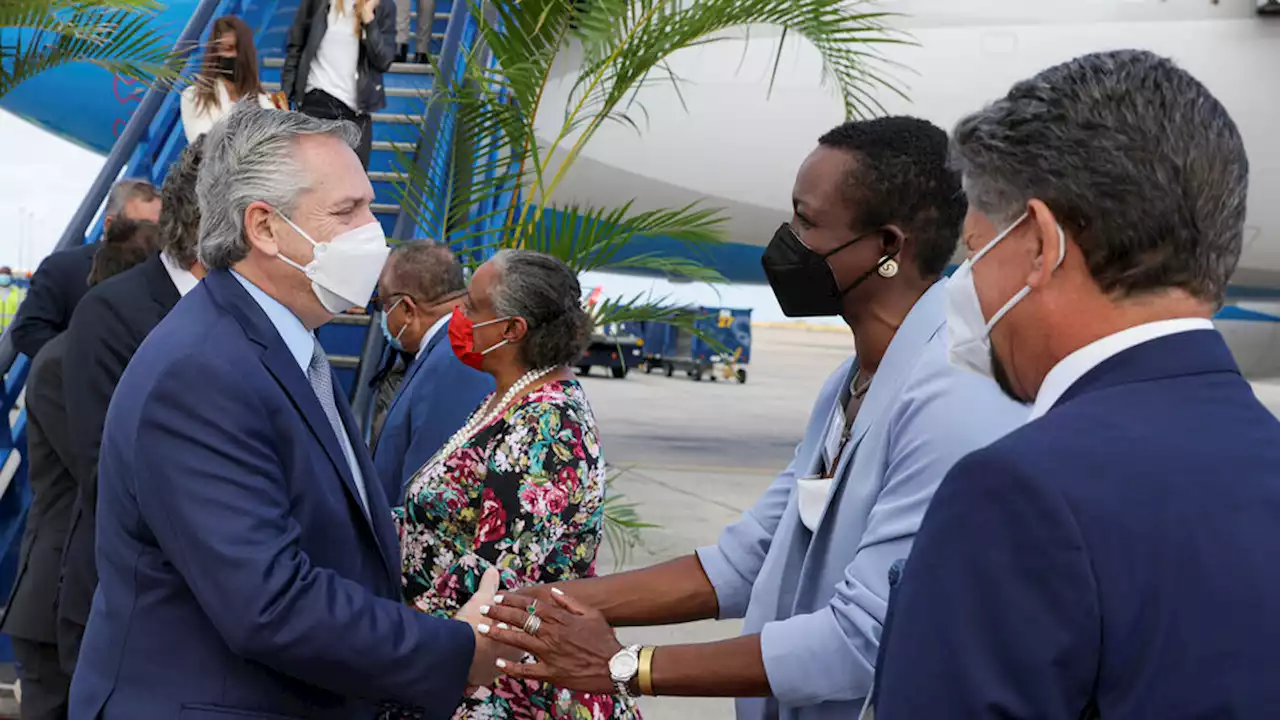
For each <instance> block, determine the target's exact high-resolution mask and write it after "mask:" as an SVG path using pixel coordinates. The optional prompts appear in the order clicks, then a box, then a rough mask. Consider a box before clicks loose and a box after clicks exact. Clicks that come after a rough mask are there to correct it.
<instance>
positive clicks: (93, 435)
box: [58, 136, 204, 672]
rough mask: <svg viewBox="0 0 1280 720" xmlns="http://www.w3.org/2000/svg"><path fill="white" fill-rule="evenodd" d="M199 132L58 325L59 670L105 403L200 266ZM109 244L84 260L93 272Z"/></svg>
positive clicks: (71, 663) (68, 654) (83, 563)
mask: <svg viewBox="0 0 1280 720" xmlns="http://www.w3.org/2000/svg"><path fill="white" fill-rule="evenodd" d="M202 138H203V136H201V137H198V138H196V141H195V142H194V143H193V144H191V145H188V146H187V147H186V148H185V149H184V150H183V151H182V153H181V154H180V155H179V156H178V159H177V160H176V161H175V162H174V164H173V166H172V167H170V168H169V174H168V175H167V176H166V177H165V181H164V187H163V189H162V190H161V197H162V198H163V200H164V203H163V206H162V208H161V211H160V224H159V226H158V228H159V231H158V234H156V235H155V237H156V238H157V240H156V241H153V242H151V243H149V244H147V245H146V246H136V245H135V246H133V247H130V248H129V250H130V252H132V253H134V255H133V256H132V257H131V258H130V260H131V264H132V265H136V266H134V267H131V268H130V269H129V270H128V271H127V272H122V273H120V274H119V275H118V276H116V277H113V278H111V280H110V281H108V282H101V283H100V284H98V285H97V286H96V287H94V288H93V290H91V291H90V292H89V293H88V294H87V295H85V297H84V300H83V301H81V303H80V306H79V307H77V308H76V313H75V315H74V316H73V317H72V319H71V327H69V328H68V329H67V335H68V339H67V354H66V361H65V363H64V365H65V367H66V373H65V377H64V383H65V386H66V403H67V414H68V418H69V419H68V422H69V423H70V428H71V443H70V459H71V472H72V475H73V476H74V477H75V480H76V485H77V487H78V489H79V490H78V493H77V498H76V509H75V514H74V516H73V520H72V524H71V530H70V532H69V534H68V537H67V544H66V549H65V550H64V551H63V555H62V572H63V579H62V587H61V589H60V590H59V595H58V601H59V602H58V623H59V633H60V635H59V647H60V649H61V650H62V652H63V663H64V666H65V667H66V668H67V672H71V671H72V670H73V669H74V668H75V664H76V657H77V656H78V654H79V647H80V639H81V637H82V636H83V635H84V627H85V623H86V622H87V621H88V618H89V610H90V606H91V603H92V601H93V592H94V588H95V587H97V584H98V573H97V568H96V564H95V553H94V548H95V546H96V543H95V538H96V526H97V523H96V517H97V515H96V509H97V499H98V450H99V445H100V443H101V440H102V427H103V423H104V421H105V420H106V416H107V406H108V404H109V403H110V402H111V397H112V394H113V392H114V391H115V387H116V383H118V382H119V381H120V376H121V375H122V374H123V373H124V369H125V367H126V366H127V365H128V364H129V360H130V358H132V357H133V354H134V352H136V351H137V349H138V346H139V345H141V344H142V341H143V339H145V338H146V337H147V334H148V333H150V332H151V329H152V328H154V327H155V326H156V324H157V323H159V322H160V320H161V319H162V318H164V316H165V315H166V314H168V312H169V311H170V310H171V309H173V306H174V305H176V304H177V302H178V300H179V298H181V297H182V296H183V295H185V294H186V293H188V292H190V291H191V289H192V288H194V287H195V285H196V283H197V282H198V278H199V277H200V275H202V274H203V272H204V271H203V269H202V268H201V267H200V264H199V263H198V262H196V258H195V247H196V240H197V237H198V233H199V228H200V211H199V207H198V206H197V204H196V195H195V185H196V177H197V174H198V172H199V169H200V160H201V156H202V154H203V147H204V141H203V139H202ZM110 247H111V246H110V245H107V246H104V247H103V249H102V250H101V251H100V252H99V253H98V257H97V258H95V259H94V273H95V275H97V276H98V277H102V276H103V275H104V273H101V272H100V271H99V266H100V265H102V264H103V262H104V260H105V259H106V258H107V253H108V252H109V249H110Z"/></svg>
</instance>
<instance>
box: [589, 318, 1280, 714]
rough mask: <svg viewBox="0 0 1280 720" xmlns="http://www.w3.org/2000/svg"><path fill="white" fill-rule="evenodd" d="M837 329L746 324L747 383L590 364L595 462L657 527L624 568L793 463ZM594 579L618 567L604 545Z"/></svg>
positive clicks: (671, 706) (694, 707) (725, 515)
mask: <svg viewBox="0 0 1280 720" xmlns="http://www.w3.org/2000/svg"><path fill="white" fill-rule="evenodd" d="M852 349H853V338H852V336H851V335H850V334H849V333H848V332H847V331H845V332H827V331H812V330H792V329H786V328H756V329H755V332H754V338H753V349H752V358H751V362H750V364H749V365H748V366H747V370H748V378H747V383H746V384H745V385H739V384H738V383H737V382H725V381H723V380H722V381H719V382H715V383H711V382H708V381H707V380H705V379H704V380H702V381H701V382H696V383H695V382H693V381H692V380H690V379H689V378H687V377H685V376H684V375H683V374H682V373H677V374H676V375H675V376H674V377H670V378H668V377H666V376H665V375H663V374H653V375H645V374H644V373H642V372H633V373H631V374H630V375H628V377H627V378H626V379H624V380H615V379H613V378H609V377H605V376H604V375H603V374H602V372H601V371H600V370H598V369H597V370H596V372H595V375H593V376H588V377H587V378H585V379H584V386H585V387H586V391H587V395H588V397H589V398H590V401H591V404H592V407H593V408H594V410H595V413H596V418H597V420H598V422H599V425H600V431H601V435H602V441H603V444H604V452H605V458H606V460H607V461H608V462H609V464H610V465H612V466H613V467H614V468H617V469H624V470H625V472H624V473H623V474H622V475H621V476H620V477H619V478H618V480H617V481H616V482H615V484H614V489H613V491H614V492H615V493H621V494H623V495H625V496H626V497H627V499H628V500H630V501H633V502H636V503H638V504H639V507H638V511H639V513H640V515H641V518H642V519H643V520H644V521H646V522H650V523H653V524H655V525H658V526H659V527H658V528H655V529H650V530H646V531H644V532H643V538H644V539H643V547H641V548H640V549H638V550H636V551H634V552H633V553H632V554H631V557H630V558H628V560H627V562H626V563H625V564H624V565H623V567H624V568H632V567H643V566H647V565H651V564H654V563H657V562H661V561H663V560H669V559H672V558H675V557H679V556H681V555H685V554H687V553H689V552H691V551H692V550H693V549H695V548H697V547H699V546H701V545H707V544H711V543H714V542H715V540H716V538H717V536H718V535H719V533H720V530H721V529H722V528H723V527H724V526H726V525H728V524H729V523H732V522H733V521H734V520H736V519H737V518H738V517H739V516H740V515H741V514H742V512H743V511H744V510H746V509H747V508H749V507H750V506H751V505H752V503H754V502H755V500H756V498H758V497H759V496H760V494H761V493H762V492H763V491H764V490H765V488H767V487H768V486H769V483H770V482H772V480H773V478H774V476H775V475H776V474H777V473H778V472H779V471H780V470H782V469H783V468H784V467H786V465H787V463H788V462H789V461H790V460H791V456H792V453H793V451H794V449H795V445H796V443H797V442H798V441H799V439H800V437H801V435H802V434H803V431H804V426H805V423H806V422H807V420H808V415H809V410H810V406H811V404H812V402H813V399H814V397H815V396H816V395H817V392H818V390H819V388H820V387H821V385H822V383H823V381H824V380H825V379H826V378H827V376H828V375H829V374H830V373H831V372H832V371H833V370H835V369H836V367H838V366H839V365H840V363H841V362H843V361H844V360H845V359H846V358H847V357H848V356H849V355H850V354H851V353H852ZM1254 388H1255V391H1256V392H1257V394H1258V397H1259V398H1260V399H1261V400H1262V401H1263V403H1264V404H1266V405H1267V406H1268V407H1269V408H1271V410H1272V412H1278V411H1280V380H1269V381H1260V382H1255V383H1254ZM597 569H598V571H599V572H600V573H601V574H606V573H611V572H614V571H616V569H617V568H616V565H615V562H614V557H613V554H612V553H611V552H610V550H609V549H608V548H607V547H606V548H605V549H604V550H602V552H601V556H600V558H599V561H598V563H597ZM740 628H741V623H739V622H738V621H725V622H716V621H707V622H699V623H691V624H688V625H682V626H669V627H660V628H645V629H624V630H622V631H621V632H620V633H619V635H620V637H621V638H622V641H623V642H624V643H625V642H635V643H642V644H672V643H682V642H705V641H711V640H719V639H725V638H730V637H734V636H735V635H737V634H738V632H739V630H740ZM640 706H641V709H642V711H643V713H644V716H645V718H646V720H689V719H690V718H697V719H698V720H732V719H733V702H732V701H731V700H727V699H685V698H644V699H642V700H641V704H640Z"/></svg>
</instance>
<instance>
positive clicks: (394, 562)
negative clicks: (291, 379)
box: [308, 377, 400, 588]
mask: <svg viewBox="0 0 1280 720" xmlns="http://www.w3.org/2000/svg"><path fill="white" fill-rule="evenodd" d="M333 386H334V387H338V378H337V377H334V378H333ZM308 387H310V386H309V385H308ZM336 400H337V405H338V416H339V417H341V418H342V424H343V426H344V427H346V428H347V440H348V441H349V442H350V443H351V448H352V450H353V451H354V452H355V455H356V463H357V464H358V465H359V466H360V475H361V476H362V477H364V479H365V482H364V486H365V496H366V497H367V498H369V522H370V525H371V527H372V529H373V537H374V540H376V541H377V543H378V550H379V554H380V555H381V556H382V562H383V564H384V565H386V568H387V572H388V575H387V577H388V578H390V579H391V582H392V585H391V586H392V587H393V588H398V587H399V586H400V556H399V553H400V540H399V538H398V537H397V536H396V532H395V527H394V525H393V523H392V521H391V506H390V504H389V503H388V498H387V497H386V496H384V495H383V492H382V483H380V482H376V479H377V477H378V471H377V469H376V468H374V466H373V461H372V460H371V459H370V457H369V453H367V452H363V451H362V448H361V447H360V445H359V443H360V439H359V438H358V437H355V436H353V435H352V431H353V429H354V428H355V427H356V420H355V416H354V415H352V414H351V406H350V405H348V404H347V399H346V398H345V397H342V393H337V395H336ZM342 464H343V467H344V468H346V467H347V463H346V458H345V457H343V462H342ZM344 477H345V476H344ZM353 489H354V488H353Z"/></svg>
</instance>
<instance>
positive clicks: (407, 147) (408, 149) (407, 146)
mask: <svg viewBox="0 0 1280 720" xmlns="http://www.w3.org/2000/svg"><path fill="white" fill-rule="evenodd" d="M413 148H414V145H413V143H404V142H401V143H398V142H391V141H390V140H374V141H373V149H374V151H375V152H377V151H378V150H382V151H384V152H395V151H396V150H397V149H399V150H400V152H402V153H404V154H406V155H412V154H413Z"/></svg>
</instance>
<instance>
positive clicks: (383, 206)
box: [369, 203, 400, 215]
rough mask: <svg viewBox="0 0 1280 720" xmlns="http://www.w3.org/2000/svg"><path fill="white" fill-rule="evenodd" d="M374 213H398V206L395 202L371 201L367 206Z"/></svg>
mask: <svg viewBox="0 0 1280 720" xmlns="http://www.w3.org/2000/svg"><path fill="white" fill-rule="evenodd" d="M369 209H370V210H372V211H373V214H375V215H399V214H400V206H399V205H396V204H395V203H373V204H372V205H370V206H369Z"/></svg>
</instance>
